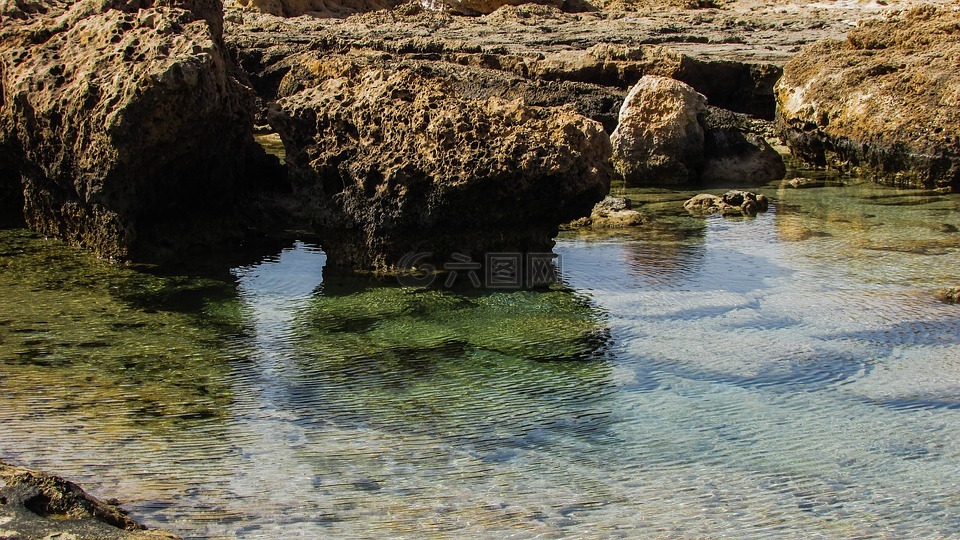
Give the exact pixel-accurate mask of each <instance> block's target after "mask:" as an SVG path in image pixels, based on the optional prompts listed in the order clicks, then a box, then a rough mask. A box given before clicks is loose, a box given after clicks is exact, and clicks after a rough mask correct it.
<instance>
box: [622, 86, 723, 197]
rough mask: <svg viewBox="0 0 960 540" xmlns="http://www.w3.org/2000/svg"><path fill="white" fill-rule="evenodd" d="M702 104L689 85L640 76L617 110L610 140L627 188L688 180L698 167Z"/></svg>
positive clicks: (704, 105) (701, 160) (699, 97)
mask: <svg viewBox="0 0 960 540" xmlns="http://www.w3.org/2000/svg"><path fill="white" fill-rule="evenodd" d="M706 110H707V100H706V98H705V97H704V96H703V95H702V94H699V93H697V92H696V91H695V90H694V89H693V88H691V87H690V86H689V85H687V84H684V83H682V82H679V81H676V80H673V79H668V78H665V77H654V76H645V77H643V78H642V79H640V82H638V83H637V84H636V86H634V87H633V88H632V89H631V90H630V93H629V94H628V95H627V99H626V101H624V103H623V106H622V107H621V108H620V124H619V125H618V126H617V129H616V131H614V132H613V135H612V136H611V137H610V143H611V144H612V145H613V158H612V162H613V168H614V169H615V170H616V171H617V173H619V174H620V175H621V176H622V177H623V178H624V180H625V181H626V182H627V185H656V186H670V185H678V184H684V183H688V182H693V181H695V180H696V179H697V177H698V172H699V171H698V169H699V167H700V166H701V165H702V164H703V159H704V156H703V127H702V126H701V125H700V121H699V119H698V116H699V115H700V114H702V113H704V112H705V111H706Z"/></svg>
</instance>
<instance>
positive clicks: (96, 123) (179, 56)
mask: <svg viewBox="0 0 960 540" xmlns="http://www.w3.org/2000/svg"><path fill="white" fill-rule="evenodd" d="M4 11H5V15H4V19H3V21H4V22H3V23H2V25H0V79H2V82H0V89H2V99H0V103H2V108H0V154H5V155H6V156H7V157H8V158H9V159H3V158H2V157H0V167H4V166H6V167H11V168H13V169H14V170H13V171H10V170H7V171H4V172H2V173H0V176H6V175H8V174H13V175H15V176H18V177H20V176H22V180H23V193H24V201H23V203H24V204H23V209H24V214H25V218H26V223H27V224H28V225H29V226H30V227H31V228H33V229H34V230H36V231H38V232H40V233H42V234H46V235H50V236H55V237H59V238H63V239H65V240H68V241H70V242H72V243H75V244H78V245H83V246H86V247H89V248H91V249H93V250H94V251H95V252H96V253H97V254H98V255H100V256H103V257H106V258H111V259H126V258H139V259H153V258H157V257H158V256H160V255H161V254H162V253H163V252H164V251H168V252H169V251H176V250H179V249H180V248H182V247H183V246H188V245H195V244H201V245H211V244H216V243H219V242H221V241H223V240H224V238H237V237H242V236H243V233H244V229H245V228H246V227H247V226H248V225H250V224H247V223H241V220H242V219H244V217H245V216H242V215H241V214H242V213H243V210H242V209H244V208H249V206H250V205H249V204H247V201H248V194H249V192H250V189H248V188H249V187H250V186H246V185H243V183H242V182H241V179H242V178H244V176H245V173H246V172H247V169H248V168H249V167H250V166H251V165H252V164H253V163H254V160H253V159H246V158H247V157H248V156H262V153H261V154H257V153H256V152H257V147H256V146H255V145H254V143H253V139H252V113H251V111H252V108H253V104H252V103H253V102H252V95H251V94H250V92H249V91H248V90H246V89H245V88H244V87H243V86H242V85H241V84H240V83H238V82H237V80H236V79H235V72H234V69H233V67H232V66H231V64H230V62H229V59H228V58H227V56H226V55H225V53H224V46H223V44H222V38H221V34H220V32H221V26H222V20H221V12H220V9H219V4H218V2H216V1H215V0H186V1H180V0H177V1H173V2H163V4H162V5H154V4H153V3H152V2H150V1H142V2H134V3H133V4H130V3H124V2H120V1H119V0H117V1H116V2H112V1H106V2H100V1H97V0H81V1H79V2H57V1H53V0H50V1H45V2H43V3H42V7H40V6H39V5H38V6H33V7H31V5H29V4H26V3H23V4H21V3H16V4H8V5H7V7H5V8H4ZM251 224H252V223H251Z"/></svg>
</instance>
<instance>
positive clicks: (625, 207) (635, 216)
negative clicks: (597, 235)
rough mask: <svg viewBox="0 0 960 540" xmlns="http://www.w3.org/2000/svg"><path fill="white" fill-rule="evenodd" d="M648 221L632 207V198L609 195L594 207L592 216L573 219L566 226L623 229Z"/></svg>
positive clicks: (569, 227) (573, 227)
mask: <svg viewBox="0 0 960 540" xmlns="http://www.w3.org/2000/svg"><path fill="white" fill-rule="evenodd" d="M646 221H647V220H646V216H644V215H643V214H641V213H640V212H638V211H636V210H633V209H632V208H631V203H630V199H628V198H626V197H609V196H608V197H606V198H604V199H603V200H602V201H600V202H598V203H597V204H596V205H595V206H594V207H593V210H592V211H591V212H590V217H586V218H580V219H578V220H576V221H573V222H571V223H569V224H567V225H566V226H565V228H568V229H576V228H580V227H593V228H594V229H621V228H624V227H636V226H638V225H643V224H644V223H646Z"/></svg>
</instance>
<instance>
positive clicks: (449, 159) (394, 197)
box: [269, 53, 610, 271]
mask: <svg viewBox="0 0 960 540" xmlns="http://www.w3.org/2000/svg"><path fill="white" fill-rule="evenodd" d="M478 80H483V78H482V77H477V74H476V71H475V69H473V68H468V67H464V66H456V65H450V64H442V63H436V62H424V61H415V60H401V59H397V58H393V57H390V56H388V55H383V54H382V53H368V54H349V55H340V56H317V55H309V54H308V55H303V56H302V57H300V58H298V62H297V64H296V66H295V67H294V68H293V69H292V70H291V71H290V72H289V73H288V74H287V75H286V77H284V80H283V82H282V83H281V85H280V99H279V100H278V101H277V102H276V104H275V105H274V106H273V107H272V108H271V110H270V114H269V119H270V122H271V124H272V125H273V126H274V127H275V128H276V129H277V131H278V132H279V133H280V136H281V138H282V139H283V141H284V145H285V147H286V149H287V163H288V165H289V167H290V174H291V178H292V179H293V181H294V183H295V187H296V189H297V190H298V193H299V194H300V198H301V199H302V200H303V201H304V203H305V204H306V206H307V208H308V213H309V215H310V216H311V217H312V220H313V223H314V225H315V227H316V228H317V230H318V232H320V234H321V237H322V243H323V247H324V249H325V251H326V252H327V255H328V257H329V258H328V265H329V266H330V267H332V268H352V269H360V270H372V271H389V270H392V269H395V268H396V267H397V265H398V264H399V262H400V260H401V259H402V258H403V257H404V256H405V255H407V254H409V253H411V252H429V253H432V254H434V257H436V258H437V259H439V260H449V257H450V256H451V255H452V254H454V253H458V254H462V255H467V256H470V257H472V258H473V260H482V257H483V255H484V254H485V253H488V252H497V251H501V252H502V251H513V252H537V251H549V250H550V248H551V247H552V245H553V242H552V238H553V236H554V235H555V234H556V232H557V229H558V226H559V225H560V224H561V223H564V222H566V221H569V220H571V219H573V218H576V217H578V216H582V215H585V214H586V213H587V212H589V210H590V209H591V208H592V207H593V205H594V203H595V202H597V201H599V200H600V199H602V198H603V196H604V195H605V194H606V193H607V191H608V189H609V177H608V171H607V162H608V160H609V157H610V143H609V138H608V136H607V134H606V133H605V132H604V131H603V129H602V127H601V125H600V124H598V123H597V122H594V121H592V120H589V119H587V118H585V117H583V116H581V115H580V114H577V113H576V112H575V111H574V110H572V109H571V108H568V107H537V106H531V105H529V104H527V103H525V102H524V101H523V100H522V99H505V98H503V97H497V96H499V95H500V94H501V90H502V88H503V86H502V85H500V84H498V85H497V86H495V87H493V88H484V87H482V86H478V85H477V81H478ZM501 82H502V81H501Z"/></svg>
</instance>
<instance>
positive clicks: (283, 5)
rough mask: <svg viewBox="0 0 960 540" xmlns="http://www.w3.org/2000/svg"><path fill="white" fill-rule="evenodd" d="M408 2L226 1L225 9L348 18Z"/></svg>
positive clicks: (288, 15) (378, 0)
mask: <svg viewBox="0 0 960 540" xmlns="http://www.w3.org/2000/svg"><path fill="white" fill-rule="evenodd" d="M404 3H406V0H224V2H223V5H224V7H225V8H238V9H241V10H255V11H259V12H261V13H269V14H270V15H276V16H278V17H297V16H300V15H312V16H315V17H346V16H348V15H352V14H354V13H365V12H367V11H374V10H378V9H390V8H394V7H397V6H399V5H401V4H404Z"/></svg>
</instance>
